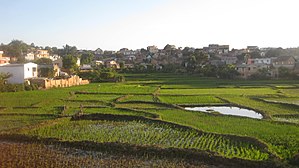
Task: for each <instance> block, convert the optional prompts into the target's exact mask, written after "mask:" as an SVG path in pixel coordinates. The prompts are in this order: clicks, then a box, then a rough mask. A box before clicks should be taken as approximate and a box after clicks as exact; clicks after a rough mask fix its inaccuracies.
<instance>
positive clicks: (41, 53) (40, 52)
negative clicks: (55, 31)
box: [35, 50, 50, 59]
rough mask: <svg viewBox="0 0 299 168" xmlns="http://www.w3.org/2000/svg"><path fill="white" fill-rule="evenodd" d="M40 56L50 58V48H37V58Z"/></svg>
mask: <svg viewBox="0 0 299 168" xmlns="http://www.w3.org/2000/svg"><path fill="white" fill-rule="evenodd" d="M40 58H50V55H49V53H48V50H37V51H36V54H35V59H40Z"/></svg>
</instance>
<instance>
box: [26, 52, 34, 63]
mask: <svg viewBox="0 0 299 168" xmlns="http://www.w3.org/2000/svg"><path fill="white" fill-rule="evenodd" d="M34 57H35V55H34V53H32V52H30V53H27V54H26V55H25V60H26V61H33V60H34Z"/></svg>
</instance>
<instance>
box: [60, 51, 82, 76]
mask: <svg viewBox="0 0 299 168" xmlns="http://www.w3.org/2000/svg"><path fill="white" fill-rule="evenodd" d="M62 63H63V68H65V70H66V71H67V72H68V73H69V74H70V75H72V74H74V73H75V72H77V71H78V69H79V67H78V65H77V57H75V56H73V55H70V54H69V55H66V56H64V57H63V58H62Z"/></svg>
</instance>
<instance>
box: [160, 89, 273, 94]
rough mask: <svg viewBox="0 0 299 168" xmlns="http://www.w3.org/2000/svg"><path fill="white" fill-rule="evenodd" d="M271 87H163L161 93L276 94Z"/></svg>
mask: <svg viewBox="0 0 299 168" xmlns="http://www.w3.org/2000/svg"><path fill="white" fill-rule="evenodd" d="M276 93H277V91H276V90H273V89H271V88H209V89H161V91H160V94H161V95H267V94H276Z"/></svg>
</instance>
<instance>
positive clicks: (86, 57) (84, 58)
mask: <svg viewBox="0 0 299 168" xmlns="http://www.w3.org/2000/svg"><path fill="white" fill-rule="evenodd" d="M93 59H94V54H93V53H91V52H87V53H83V54H82V55H81V59H80V61H81V64H91V63H92V61H93Z"/></svg>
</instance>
